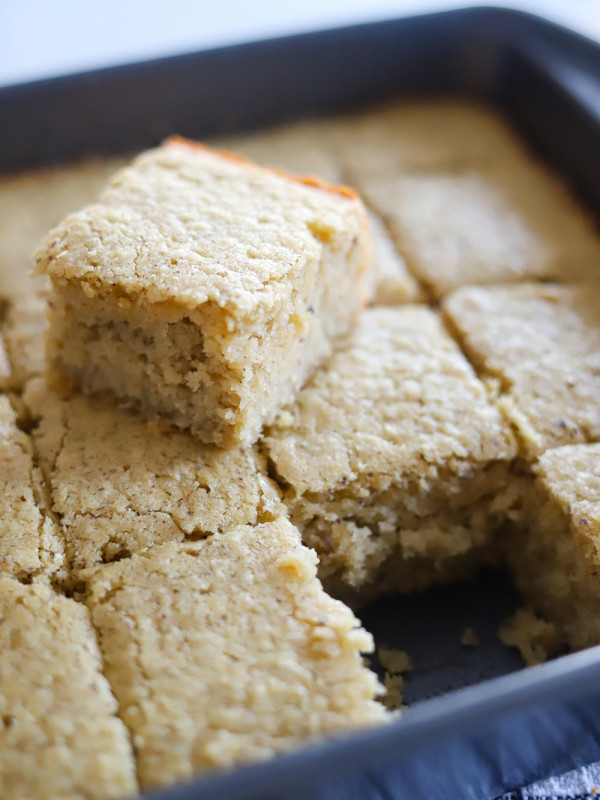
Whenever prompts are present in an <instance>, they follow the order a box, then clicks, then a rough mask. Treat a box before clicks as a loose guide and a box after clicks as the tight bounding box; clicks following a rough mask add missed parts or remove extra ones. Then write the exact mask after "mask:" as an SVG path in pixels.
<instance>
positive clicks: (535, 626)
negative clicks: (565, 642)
mask: <svg viewBox="0 0 600 800" xmlns="http://www.w3.org/2000/svg"><path fill="white" fill-rule="evenodd" d="M498 638H499V639H500V641H501V642H502V644H505V645H506V646H507V647H516V648H517V649H518V650H519V652H520V653H521V656H522V657H523V660H524V661H525V664H526V665H527V666H528V667H532V666H534V665H535V664H542V663H543V662H544V661H547V660H548V659H549V658H552V657H553V656H555V655H558V652H559V650H560V646H561V640H560V634H559V631H558V628H557V626H556V625H554V623H552V622H547V621H546V620H544V619H541V618H540V617H538V616H537V615H536V614H535V613H534V612H533V611H532V610H531V609H528V608H519V609H518V610H517V611H516V612H515V613H514V614H513V615H512V617H508V619H506V620H504V622H503V623H502V624H501V625H500V627H499V629H498Z"/></svg>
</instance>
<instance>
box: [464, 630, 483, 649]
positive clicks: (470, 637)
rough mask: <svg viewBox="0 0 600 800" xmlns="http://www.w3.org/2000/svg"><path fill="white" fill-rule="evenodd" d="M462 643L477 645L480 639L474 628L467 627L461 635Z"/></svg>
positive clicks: (465, 645)
mask: <svg viewBox="0 0 600 800" xmlns="http://www.w3.org/2000/svg"><path fill="white" fill-rule="evenodd" d="M460 643H461V644H462V646H463V647H477V645H478V644H479V639H478V638H477V634H476V633H475V631H474V630H473V628H465V629H464V630H463V632H462V633H461V635H460Z"/></svg>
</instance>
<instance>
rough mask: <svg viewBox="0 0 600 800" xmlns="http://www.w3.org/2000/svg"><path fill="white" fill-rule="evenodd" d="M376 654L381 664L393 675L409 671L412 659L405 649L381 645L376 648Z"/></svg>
mask: <svg viewBox="0 0 600 800" xmlns="http://www.w3.org/2000/svg"><path fill="white" fill-rule="evenodd" d="M377 655H378V656H379V663H380V664H381V666H382V667H383V668H384V669H385V670H387V671H388V672H390V673H392V674H394V675H396V674H401V673H403V672H410V671H411V669H412V661H411V660H410V656H409V655H408V653H407V652H406V650H398V649H396V648H394V647H385V646H381V647H380V648H378V650H377Z"/></svg>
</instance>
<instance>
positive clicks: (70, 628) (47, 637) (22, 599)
mask: <svg viewBox="0 0 600 800" xmlns="http://www.w3.org/2000/svg"><path fill="white" fill-rule="evenodd" d="M101 670H102V663H101V659H100V653H99V651H98V645H97V642H96V638H95V635H94V632H93V629H92V626H91V623H90V618H89V613H88V610H87V609H86V608H85V606H83V605H81V604H79V603H76V602H75V601H74V600H69V599H67V598H66V597H59V596H57V595H56V594H54V592H52V590H51V589H49V588H48V587H46V586H40V585H32V586H23V585H21V584H20V583H18V582H17V581H14V580H11V579H9V578H0V721H1V722H0V792H1V794H2V798H3V800H24V799H25V798H27V799H28V800H29V798H31V799H32V800H57V798H61V799H62V798H64V800H108V798H114V800H124V798H126V797H130V796H132V795H134V794H136V793H137V791H136V790H137V781H136V776H135V766H134V760H133V753H132V751H131V746H130V743H129V737H128V735H127V732H126V729H125V726H124V725H123V723H122V722H121V720H120V719H119V718H118V717H117V703H116V701H115V699H114V697H113V695H112V693H111V690H110V688H109V685H108V683H107V681H106V679H105V678H104V676H103V675H102V672H101Z"/></svg>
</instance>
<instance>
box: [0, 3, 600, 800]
mask: <svg viewBox="0 0 600 800" xmlns="http://www.w3.org/2000/svg"><path fill="white" fill-rule="evenodd" d="M399 95H405V96H406V95H418V96H427V95H460V96H469V97H474V98H477V99H481V100H484V101H487V102H489V103H491V104H492V105H495V106H496V107H498V108H499V109H500V110H501V111H502V112H503V113H504V114H506V115H507V116H509V117H510V118H511V119H512V120H513V122H514V123H515V124H516V126H517V127H518V128H519V129H520V131H521V133H522V134H523V136H524V137H525V138H526V139H527V140H528V141H529V142H530V143H531V144H532V145H533V146H534V147H535V148H536V149H537V150H538V151H539V152H540V153H541V154H542V156H544V157H545V158H546V159H547V160H548V161H549V162H550V163H552V164H553V166H554V167H555V169H557V170H558V171H560V172H562V174H563V175H564V177H565V178H566V179H567V180H568V181H569V182H570V183H571V184H572V185H573V186H574V187H575V189H576V190H577V191H578V192H579V194H580V195H581V197H582V198H583V199H584V200H585V202H586V203H587V204H588V205H589V206H590V207H591V208H592V209H593V210H594V211H595V212H596V213H598V212H599V211H600V157H599V156H600V48H599V47H598V46H597V45H595V44H594V43H593V42H591V41H589V40H587V39H585V38H584V37H581V36H577V35H575V34H573V33H571V32H569V31H566V30H564V29H562V28H560V27H558V26H556V25H553V24H551V23H549V22H546V21H544V20H542V19H539V18H537V17H533V16H530V15H528V14H524V13H521V12H516V11H509V10H500V9H493V8H485V9H469V10H459V11H453V12H446V13H441V14H432V15H426V16H419V17H412V18H406V19H397V20H392V21H389V22H382V23H375V24H369V25H361V26H354V27H348V28H342V29H338V30H332V31H325V32H319V33H314V34H309V35H302V36H294V37H288V38H285V39H278V40H271V41H266V42H259V43H253V44H247V45H242V46H236V47H228V48H223V49H219V50H212V51H205V52H201V53H194V54H190V55H183V56H176V57H173V58H166V59H160V60H155V61H149V62H145V63H141V64H134V65H129V66H124V67H118V68H114V69H107V70H102V71H97V72H90V73H85V74H79V75H74V76H68V77H62V78H57V79H52V80H48V81H41V82H36V83H31V84H22V85H18V86H12V87H6V88H2V89H0V119H1V120H2V125H1V126H0V171H5V172H6V171H13V170H18V169H23V168H29V167H35V166H39V165H41V164H46V163H50V162H61V161H63V162H64V161H70V160H73V159H75V158H79V157H81V156H84V155H91V154H108V153H117V152H128V151H133V150H136V149H141V148H143V147H147V146H149V145H152V144H155V143H157V142H158V141H160V140H161V139H162V138H163V137H165V136H167V135H169V134H171V133H173V132H177V133H180V134H182V135H185V136H189V137H192V138H205V137H209V136H214V135H219V134H225V133H233V132H240V131H244V130H251V129H256V128H259V127H263V126H265V125H269V124H273V123H276V122H282V121H287V120H293V119H300V118H306V117H309V116H318V115H325V114H330V113H332V112H339V111H342V110H346V109H350V108H357V107H360V106H361V105H364V104H366V103H372V102H374V101H376V100H379V99H383V98H387V97H390V96H399ZM517 605H518V598H517V597H516V596H515V594H514V591H513V589H512V588H511V584H510V581H509V580H508V578H507V577H506V576H505V575H503V574H502V573H490V574H487V575H483V576H481V577H480V578H478V579H476V580H475V581H471V582H470V583H468V584H464V585H454V586H449V587H445V588H436V589H434V590H431V591H429V592H427V593H424V594H421V595H415V596H411V597H394V598H385V599H380V600H378V601H376V602H374V603H372V604H370V605H369V606H367V607H365V608H364V609H362V612H361V616H362V618H363V621H364V623H365V625H366V627H367V628H369V629H370V630H371V631H372V632H373V633H374V634H375V636H376V638H377V640H378V641H379V642H385V643H386V644H388V645H393V646H396V647H401V648H402V649H406V650H407V651H408V652H409V653H410V655H411V656H412V659H413V671H412V672H411V674H410V676H409V677H408V679H407V682H406V685H405V696H406V698H407V700H408V701H409V702H410V703H411V707H410V709H409V710H408V711H407V712H406V713H404V714H403V715H402V717H401V718H399V719H398V720H397V721H396V722H394V723H393V724H391V725H389V726H387V727H385V728H381V729H377V730H372V731H368V732H364V733H360V734H353V735H348V736H345V737H343V738H340V739H337V740H335V741H331V742H328V743H326V744H321V745H317V746H312V747H308V748H306V749H304V750H301V751H299V752H298V753H295V754H293V755H290V756H285V757H280V758H278V759H275V760H273V761H271V762H268V763H265V764H261V765H257V766H250V767H245V768H243V769H238V770H236V771H232V772H230V773H226V774H220V775H214V776H212V777H209V778H204V779H201V780H198V781H196V782H195V783H193V784H189V785H187V786H184V787H181V788H177V789H172V790H169V791H165V792H162V793H159V794H156V795H153V797H155V798H157V799H158V798H161V799H162V800H217V798H218V800H225V799H227V800H275V798H284V799H285V800H301V798H302V799H304V798H311V799H312V800H334V799H335V798H345V800H354V798H356V800H358V799H359V798H360V800H371V798H373V800H375V798H377V799H378V800H391V799H392V798H409V799H410V800H448V799H449V798H456V800H462V798H464V799H465V800H484V798H488V797H492V796H494V795H497V794H500V793H501V792H504V791H507V790H509V789H511V788H513V787H515V786H519V785H523V784H525V783H527V782H530V781H533V780H535V779H537V778H540V777H544V776H547V775H549V774H551V773H555V774H556V773H559V772H563V771H566V770H567V769H570V768H574V767H577V766H580V765H581V764H584V763H589V762H590V761H592V760H595V759H598V758H600V648H593V649H590V650H587V651H585V652H582V653H578V654H574V655H569V656H565V657H563V658H560V659H557V660H555V661H553V662H551V663H548V664H544V665H542V666H539V667H535V668H532V669H529V670H522V669H520V667H521V666H522V662H521V661H520V659H519V657H518V656H517V655H516V653H514V652H511V651H509V650H507V649H506V648H504V647H503V646H501V645H500V644H499V642H498V640H497V638H496V635H495V632H496V629H497V626H498V624H499V623H500V622H501V621H502V619H504V618H505V617H506V616H507V615H509V614H510V613H511V612H512V611H513V610H514V609H515V608H516V607H517ZM465 627H471V628H473V629H474V630H475V631H476V633H477V636H478V638H479V646H478V647H477V649H475V650H467V649H466V648H463V647H461V645H460V643H459V637H460V634H461V631H462V630H463V629H464V628H465ZM374 666H375V667H377V664H374ZM464 687H470V688H464Z"/></svg>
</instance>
